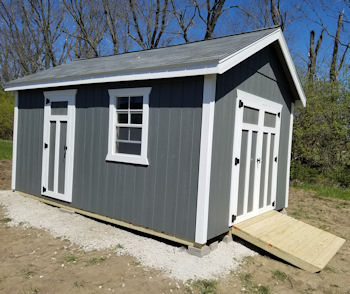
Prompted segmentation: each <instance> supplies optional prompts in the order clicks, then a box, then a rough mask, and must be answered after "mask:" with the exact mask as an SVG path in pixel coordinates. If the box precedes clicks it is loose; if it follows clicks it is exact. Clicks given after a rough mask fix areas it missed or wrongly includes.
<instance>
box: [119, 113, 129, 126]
mask: <svg viewBox="0 0 350 294" xmlns="http://www.w3.org/2000/svg"><path fill="white" fill-rule="evenodd" d="M118 123H120V124H127V123H128V114H127V113H118Z"/></svg>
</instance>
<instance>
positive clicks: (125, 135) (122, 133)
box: [117, 127, 129, 140]
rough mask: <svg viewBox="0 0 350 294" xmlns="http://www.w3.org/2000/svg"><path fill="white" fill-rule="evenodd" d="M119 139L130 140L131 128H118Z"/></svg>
mask: <svg viewBox="0 0 350 294" xmlns="http://www.w3.org/2000/svg"><path fill="white" fill-rule="evenodd" d="M117 139H118V140H129V128H119V127H117Z"/></svg>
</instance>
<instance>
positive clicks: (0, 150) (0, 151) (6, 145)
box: [0, 139, 12, 160]
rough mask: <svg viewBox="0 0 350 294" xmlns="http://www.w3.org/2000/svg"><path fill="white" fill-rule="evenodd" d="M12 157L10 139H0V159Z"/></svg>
mask: <svg viewBox="0 0 350 294" xmlns="http://www.w3.org/2000/svg"><path fill="white" fill-rule="evenodd" d="M11 158H12V141H7V140H1V139H0V160H2V159H9V160H10V159H11Z"/></svg>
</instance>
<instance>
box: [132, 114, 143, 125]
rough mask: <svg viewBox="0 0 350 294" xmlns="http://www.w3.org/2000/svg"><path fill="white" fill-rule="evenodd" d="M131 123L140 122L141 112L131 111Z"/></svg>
mask: <svg viewBox="0 0 350 294" xmlns="http://www.w3.org/2000/svg"><path fill="white" fill-rule="evenodd" d="M131 123H132V124H142V113H132V114H131Z"/></svg>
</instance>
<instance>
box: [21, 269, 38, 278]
mask: <svg viewBox="0 0 350 294" xmlns="http://www.w3.org/2000/svg"><path fill="white" fill-rule="evenodd" d="M34 274H35V271H34V270H31V269H25V270H23V275H24V277H25V278H26V279H31V278H32V277H33V275H34Z"/></svg>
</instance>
